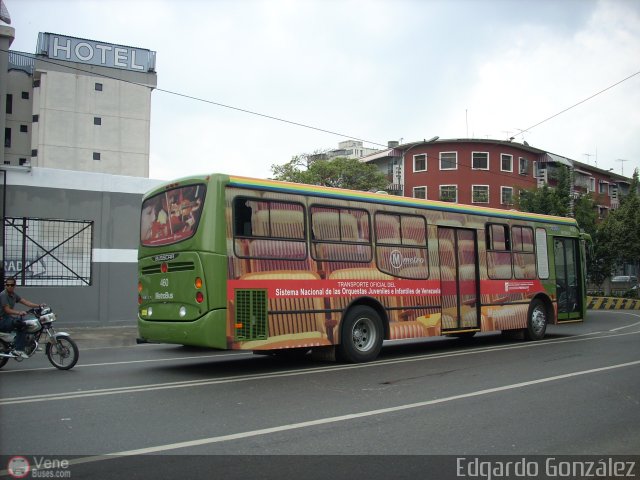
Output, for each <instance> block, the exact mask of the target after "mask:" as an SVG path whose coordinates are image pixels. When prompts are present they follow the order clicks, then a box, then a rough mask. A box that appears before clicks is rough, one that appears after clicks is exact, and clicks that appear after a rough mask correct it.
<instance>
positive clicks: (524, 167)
mask: <svg viewBox="0 0 640 480" xmlns="http://www.w3.org/2000/svg"><path fill="white" fill-rule="evenodd" d="M528 171H529V160H528V159H526V158H524V157H520V158H519V159H518V172H519V173H520V175H526V174H527V172H528Z"/></svg>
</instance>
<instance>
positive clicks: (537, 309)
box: [524, 299, 547, 340]
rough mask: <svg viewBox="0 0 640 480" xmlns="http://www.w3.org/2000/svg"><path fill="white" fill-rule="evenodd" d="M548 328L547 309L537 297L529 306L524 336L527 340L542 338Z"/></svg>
mask: <svg viewBox="0 0 640 480" xmlns="http://www.w3.org/2000/svg"><path fill="white" fill-rule="evenodd" d="M546 330H547V309H546V308H545V306H544V303H542V301H541V300H538V299H535V300H533V301H532V302H531V305H530V306H529V314H528V318H527V328H526V329H525V330H524V337H525V338H526V339H527V340H542V339H543V338H544V334H545V332H546Z"/></svg>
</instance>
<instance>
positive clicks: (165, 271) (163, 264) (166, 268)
mask: <svg viewBox="0 0 640 480" xmlns="http://www.w3.org/2000/svg"><path fill="white" fill-rule="evenodd" d="M167 270H169V265H167V262H162V265H160V271H161V272H162V273H167Z"/></svg>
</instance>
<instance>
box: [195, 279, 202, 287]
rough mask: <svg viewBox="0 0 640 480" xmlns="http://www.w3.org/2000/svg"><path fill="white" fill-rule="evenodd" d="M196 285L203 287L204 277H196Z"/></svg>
mask: <svg viewBox="0 0 640 480" xmlns="http://www.w3.org/2000/svg"><path fill="white" fill-rule="evenodd" d="M195 286H196V288H198V289H200V288H202V279H201V278H200V277H196V281H195Z"/></svg>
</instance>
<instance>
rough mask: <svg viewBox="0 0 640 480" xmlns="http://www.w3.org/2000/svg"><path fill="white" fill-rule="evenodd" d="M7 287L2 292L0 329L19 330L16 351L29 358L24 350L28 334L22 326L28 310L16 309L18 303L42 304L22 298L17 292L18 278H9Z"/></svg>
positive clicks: (17, 353) (33, 306) (0, 294)
mask: <svg viewBox="0 0 640 480" xmlns="http://www.w3.org/2000/svg"><path fill="white" fill-rule="evenodd" d="M4 286H5V289H4V290H3V291H2V292H0V309H1V311H0V314H1V315H2V317H1V319H0V331H3V332H11V331H12V330H17V333H16V341H15V347H16V348H15V351H14V353H15V354H16V355H18V356H19V357H22V358H29V355H27V354H26V353H25V351H24V348H25V342H26V336H27V333H26V332H25V330H24V328H22V318H23V317H24V316H25V315H26V314H27V312H24V311H20V310H16V309H15V305H16V303H21V304H23V305H25V306H27V307H29V308H37V307H39V306H40V305H38V304H37V303H33V302H31V301H29V300H27V299H26V298H22V297H21V296H20V295H18V294H17V293H16V279H15V278H7V279H6V280H5V282H4Z"/></svg>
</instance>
